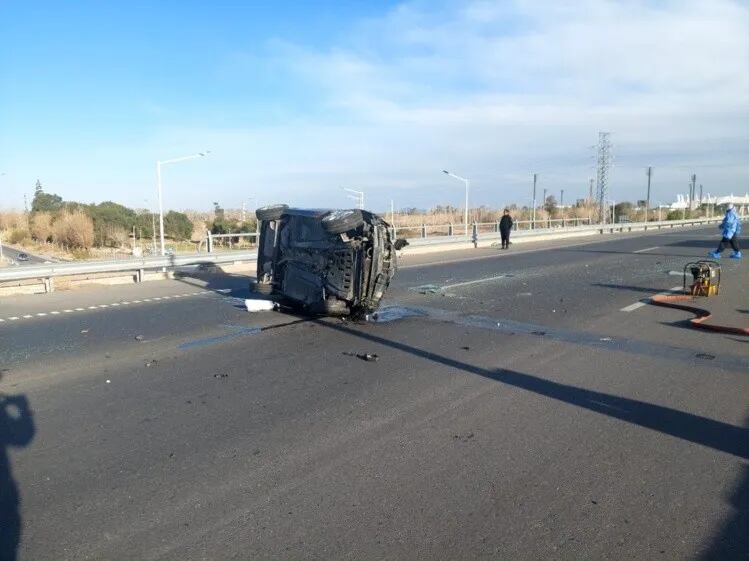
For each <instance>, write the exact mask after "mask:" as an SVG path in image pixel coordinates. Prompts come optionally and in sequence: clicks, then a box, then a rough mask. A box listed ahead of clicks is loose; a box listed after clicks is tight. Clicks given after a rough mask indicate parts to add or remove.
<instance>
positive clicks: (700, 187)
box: [700, 183, 702, 206]
mask: <svg viewBox="0 0 749 561" xmlns="http://www.w3.org/2000/svg"><path fill="white" fill-rule="evenodd" d="M700 206H702V183H700Z"/></svg>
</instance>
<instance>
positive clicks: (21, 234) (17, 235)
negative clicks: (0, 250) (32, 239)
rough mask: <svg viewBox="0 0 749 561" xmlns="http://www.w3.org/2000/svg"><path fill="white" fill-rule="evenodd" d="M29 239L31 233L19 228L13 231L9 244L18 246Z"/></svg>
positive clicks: (9, 237) (9, 235)
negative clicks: (17, 244)
mask: <svg viewBox="0 0 749 561" xmlns="http://www.w3.org/2000/svg"><path fill="white" fill-rule="evenodd" d="M28 239H29V231H28V230H26V229H23V228H17V229H15V230H11V231H10V234H8V243H10V244H16V243H21V242H24V241H26V240H28Z"/></svg>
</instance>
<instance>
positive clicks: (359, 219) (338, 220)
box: [322, 209, 364, 234]
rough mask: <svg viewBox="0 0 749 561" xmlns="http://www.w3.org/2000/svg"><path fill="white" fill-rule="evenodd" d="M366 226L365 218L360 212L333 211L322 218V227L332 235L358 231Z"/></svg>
mask: <svg viewBox="0 0 749 561" xmlns="http://www.w3.org/2000/svg"><path fill="white" fill-rule="evenodd" d="M362 224H364V216H362V213H361V211H359V210H353V209H351V210H332V211H330V212H329V213H328V214H326V215H325V216H323V217H322V227H323V228H324V229H325V231H326V232H328V233H330V234H343V233H344V232H349V231H351V230H356V229H357V228H358V227H359V226H361V225H362Z"/></svg>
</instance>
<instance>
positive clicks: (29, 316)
mask: <svg viewBox="0 0 749 561" xmlns="http://www.w3.org/2000/svg"><path fill="white" fill-rule="evenodd" d="M219 292H223V291H219ZM213 293H214V291H211V290H200V291H198V292H185V293H183V294H172V295H170V296H155V297H153V298H144V299H143V300H132V301H130V300H123V301H121V302H112V303H111V304H97V305H95V306H88V307H86V308H65V309H64V310H62V311H60V310H51V311H49V312H36V313H34V314H23V315H21V316H10V317H6V318H0V323H5V322H7V321H18V320H21V319H32V318H35V317H38V318H42V317H46V316H48V315H52V316H58V315H60V314H73V313H75V312H85V311H88V310H100V309H104V308H116V307H118V306H128V305H131V304H140V303H142V302H158V301H161V300H171V299H172V298H185V297H187V296H200V295H202V294H213Z"/></svg>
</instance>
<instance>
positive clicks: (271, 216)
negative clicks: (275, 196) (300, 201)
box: [255, 205, 289, 222]
mask: <svg viewBox="0 0 749 561" xmlns="http://www.w3.org/2000/svg"><path fill="white" fill-rule="evenodd" d="M288 208H289V205H271V206H264V207H262V208H259V209H257V210H256V211H255V216H257V219H258V220H260V221H261V222H266V221H268V222H269V221H271V220H278V219H279V218H281V217H282V216H283V214H284V212H286V211H287V210H288Z"/></svg>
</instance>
